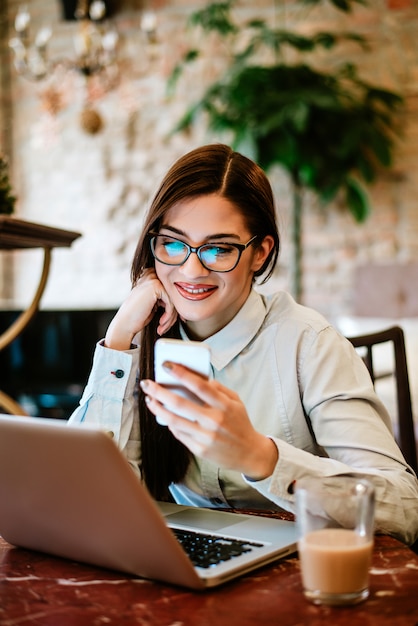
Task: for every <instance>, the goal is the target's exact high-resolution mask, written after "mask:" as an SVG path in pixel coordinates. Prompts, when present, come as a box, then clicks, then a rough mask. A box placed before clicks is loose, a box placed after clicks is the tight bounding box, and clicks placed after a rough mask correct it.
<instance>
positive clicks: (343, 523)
mask: <svg viewBox="0 0 418 626" xmlns="http://www.w3.org/2000/svg"><path fill="white" fill-rule="evenodd" d="M295 493H296V521H297V524H298V529H299V539H298V552H299V559H300V567H301V574H302V583H303V588H304V594H305V597H306V598H307V599H308V600H310V601H312V602H314V603H315V604H328V605H349V604H356V603H358V602H361V601H362V600H365V599H366V598H367V597H368V595H369V569H370V563H371V556H372V549H373V530H374V488H373V485H372V484H371V483H370V482H369V481H367V480H363V479H361V478H355V477H352V476H332V477H329V478H313V477H310V478H304V479H302V480H299V481H297V484H296V490H295Z"/></svg>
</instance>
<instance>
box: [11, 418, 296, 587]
mask: <svg viewBox="0 0 418 626" xmlns="http://www.w3.org/2000/svg"><path fill="white" fill-rule="evenodd" d="M196 533H198V534H199V535H203V536H204V537H203V539H202V538H201V537H198V538H197V539H196V537H195V534H196ZM0 535H1V536H2V537H3V538H4V539H5V540H6V541H7V542H9V543H10V544H13V545H15V546H20V547H23V548H29V549H32V550H37V551H41V552H45V553H48V554H51V555H54V556H58V557H64V558H67V559H71V560H75V561H79V562H84V563H89V564H92V565H95V566H99V567H104V568H107V569H112V570H117V571H121V572H125V573H128V574H133V575H135V576H138V577H141V578H148V579H153V580H158V581H162V582H165V583H170V584H174V585H180V586H183V587H188V588H190V589H205V588H208V587H214V586H216V585H220V584H222V583H224V582H226V581H229V580H231V579H233V578H236V577H238V576H241V575H242V574H244V573H246V572H249V571H251V570H253V569H255V568H257V567H260V566H262V565H265V564H267V563H270V562H273V561H275V560H277V559H280V558H282V557H284V556H286V555H289V554H291V553H293V552H295V550H296V540H297V536H296V525H295V524H294V522H289V521H281V520H276V519H271V518H266V517H261V516H254V515H243V514H239V513H238V514H235V513H231V512H227V511H222V510H214V509H204V508H197V507H188V506H181V505H177V504H172V503H157V502H156V501H155V500H153V499H152V497H151V496H150V495H149V493H148V491H147V489H146V488H145V486H144V485H143V484H142V483H141V481H140V480H138V476H137V475H136V474H135V472H134V471H133V469H132V468H131V466H130V465H129V464H128V462H127V460H126V459H125V457H124V455H123V454H122V452H121V451H120V450H119V449H118V447H117V446H116V444H115V443H114V441H113V440H112V439H111V438H110V437H109V435H108V434H107V433H106V432H104V431H103V430H100V429H98V428H97V427H90V426H87V425H85V424H82V425H80V424H78V425H77V424H74V425H69V424H67V422H66V421H63V420H54V419H50V418H32V417H16V416H10V415H1V414H0ZM176 535H179V537H176ZM180 535H182V536H183V537H180ZM184 535H186V536H187V535H191V537H192V539H193V540H194V541H195V543H196V541H204V542H205V541H206V539H205V536H207V535H209V536H210V537H212V539H210V540H209V544H210V545H211V546H212V547H213V545H216V544H218V548H217V550H218V552H219V551H220V552H221V557H220V558H221V560H220V562H219V563H218V564H216V561H217V560H219V554H216V555H215V556H213V552H212V553H211V552H210V550H209V555H210V554H212V556H209V563H207V562H202V561H201V560H199V558H201V556H200V557H197V556H196V554H194V555H193V554H192V556H188V555H187V554H186V551H185V549H184V548H183V547H182V546H181V544H180V539H182V540H183V539H184ZM186 538H187V537H186ZM189 540H190V538H189ZM231 546H232V548H231ZM230 548H231V550H232V556H230V555H229V554H227V553H226V552H227V550H229V549H230ZM222 553H223V556H222Z"/></svg>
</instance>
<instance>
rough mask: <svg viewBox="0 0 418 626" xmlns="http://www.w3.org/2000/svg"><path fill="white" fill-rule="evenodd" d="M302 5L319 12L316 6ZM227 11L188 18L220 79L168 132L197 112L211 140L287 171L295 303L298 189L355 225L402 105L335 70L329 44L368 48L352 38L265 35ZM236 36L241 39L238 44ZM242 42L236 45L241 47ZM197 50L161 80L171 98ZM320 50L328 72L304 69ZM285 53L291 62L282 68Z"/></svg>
mask: <svg viewBox="0 0 418 626" xmlns="http://www.w3.org/2000/svg"><path fill="white" fill-rule="evenodd" d="M356 1H357V2H360V3H361V4H363V2H362V1H361V0H330V2H331V3H332V5H333V7H334V8H335V9H337V10H340V11H344V12H348V11H350V10H351V8H352V4H353V3H354V2H356ZM301 2H303V3H305V4H309V5H318V4H320V3H321V2H322V0H301ZM233 5H234V0H226V1H225V2H215V3H213V2H212V3H210V4H209V5H208V6H206V8H204V9H202V10H200V11H197V12H195V13H193V14H192V16H191V18H190V24H191V26H192V27H194V28H195V27H200V28H201V29H202V30H203V32H204V33H213V32H216V33H217V34H218V35H219V36H221V38H223V39H226V40H228V48H229V49H230V50H232V54H231V55H230V57H229V59H228V61H227V63H226V67H225V70H224V71H223V73H221V75H220V76H219V77H218V78H217V79H216V80H214V81H213V82H212V83H211V84H210V85H209V86H207V88H206V90H205V91H204V93H203V96H202V97H201V98H200V99H199V100H198V101H197V102H194V103H193V104H192V105H190V106H189V107H188V108H187V110H186V111H185V113H184V116H183V117H182V119H181V120H180V121H179V123H178V124H177V125H176V127H175V129H174V132H178V131H182V130H185V129H187V128H188V127H189V126H190V125H191V124H192V123H193V121H194V120H195V118H196V117H197V116H199V115H201V114H204V117H205V118H206V120H207V124H208V128H209V129H210V130H211V131H213V132H214V133H215V135H217V136H224V135H225V134H226V136H227V137H228V140H229V142H230V143H231V145H232V146H233V147H234V148H235V149H236V150H239V151H241V152H243V153H245V154H247V156H250V157H251V158H253V159H254V160H256V161H257V162H258V163H259V164H260V165H261V166H262V167H263V168H264V169H265V170H266V171H267V172H268V171H269V170H270V168H272V167H273V166H274V165H279V166H281V167H282V168H284V169H285V170H286V171H287V172H288V174H289V175H290V179H291V181H292V186H293V212H292V222H293V228H292V231H293V235H292V243H293V262H292V265H293V268H292V270H293V272H292V273H293V275H292V291H293V293H294V295H295V297H296V299H298V300H300V299H301V298H302V272H301V268H302V252H303V251H302V244H301V224H302V219H301V218H302V211H303V192H304V190H306V189H310V190H313V191H314V192H315V194H316V195H317V197H318V198H319V199H320V201H321V202H322V203H323V204H324V205H326V204H328V203H329V202H330V201H332V200H334V199H335V198H336V196H337V195H339V196H341V195H343V197H344V199H345V204H346V207H347V208H348V210H349V211H350V212H351V213H352V215H353V216H354V218H355V220H357V221H358V222H363V221H364V220H365V219H366V218H367V216H368V215H369V213H370V201H369V198H368V195H367V192H366V187H367V185H368V184H370V183H372V182H373V181H374V180H375V179H376V177H377V176H378V174H379V173H380V172H381V170H382V169H383V168H387V167H389V166H390V165H391V164H392V159H393V151H394V144H395V139H396V136H397V134H398V133H399V130H400V119H401V115H400V113H401V111H402V105H403V98H402V96H401V95H399V94H397V93H395V92H393V91H390V90H388V89H385V88H383V87H379V86H377V85H373V84H371V83H369V82H366V81H365V80H362V78H361V77H360V74H359V71H358V69H357V67H356V66H355V65H354V64H353V63H350V62H348V61H344V62H341V63H339V64H338V65H335V54H334V49H335V47H336V46H337V45H338V44H341V43H342V42H344V41H345V42H354V43H355V44H356V45H357V44H358V45H360V46H363V48H364V49H367V41H366V40H365V39H364V38H363V37H361V36H359V35H358V34H356V33H353V32H343V33H339V34H335V33H332V32H316V33H315V34H313V35H311V36H302V35H300V34H297V33H294V32H290V31H289V30H286V29H275V28H271V27H270V26H269V25H268V24H267V23H266V21H265V20H261V19H256V20H251V21H248V22H246V23H245V24H237V22H236V21H234V19H233V17H232V11H231V9H232V8H233ZM244 30H245V33H246V37H244V38H240V37H239V35H240V34H242V33H243V32H244ZM242 39H244V40H245V43H244V45H241V46H240V41H242ZM204 48H205V46H204V44H201V48H200V49H196V48H193V49H189V50H188V51H187V52H186V54H185V55H184V57H183V58H182V60H181V62H180V63H179V64H178V65H176V67H175V68H174V71H173V72H172V74H171V76H170V79H169V82H168V88H169V91H171V93H173V91H174V90H175V89H176V85H177V82H178V79H179V77H180V76H181V75H182V73H183V72H184V70H185V69H186V66H187V65H189V64H190V63H192V62H194V61H195V60H196V59H197V58H198V57H199V56H201V55H202V54H204ZM320 49H322V51H324V50H325V51H333V57H332V60H333V64H332V69H326V70H324V69H318V68H317V67H316V66H315V65H314V63H313V62H312V61H311V63H310V64H308V61H307V58H308V54H310V53H312V52H314V51H318V50H320ZM289 50H290V51H291V52H292V54H291V55H290V56H291V58H292V61H291V62H288V61H286V60H285V56H286V55H285V52H289ZM322 56H324V55H322ZM266 59H267V60H266ZM322 64H323V61H322Z"/></svg>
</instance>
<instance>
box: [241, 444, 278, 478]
mask: <svg viewBox="0 0 418 626" xmlns="http://www.w3.org/2000/svg"><path fill="white" fill-rule="evenodd" d="M261 437H262V438H261V439H260V445H259V446H257V448H256V450H257V455H256V458H255V459H254V461H253V463H252V467H251V470H250V471H249V473H244V476H245V478H246V479H247V480H249V481H251V482H256V481H258V480H265V479H266V478H268V477H269V476H271V475H272V474H273V471H274V468H275V467H276V464H277V461H278V460H279V451H278V449H277V446H276V444H275V443H274V441H273V440H272V439H270V437H266V436H264V435H261Z"/></svg>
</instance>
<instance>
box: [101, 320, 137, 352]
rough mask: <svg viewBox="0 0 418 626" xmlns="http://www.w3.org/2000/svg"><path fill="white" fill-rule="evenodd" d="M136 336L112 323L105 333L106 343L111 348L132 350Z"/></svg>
mask: <svg viewBox="0 0 418 626" xmlns="http://www.w3.org/2000/svg"><path fill="white" fill-rule="evenodd" d="M134 336H135V335H133V334H131V333H126V332H120V331H119V330H117V329H115V328H113V327H112V324H110V326H109V328H108V329H107V332H106V335H105V340H104V345H105V347H106V348H110V349H111V350H121V351H122V350H130V349H131V346H132V339H133V338H134Z"/></svg>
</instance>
